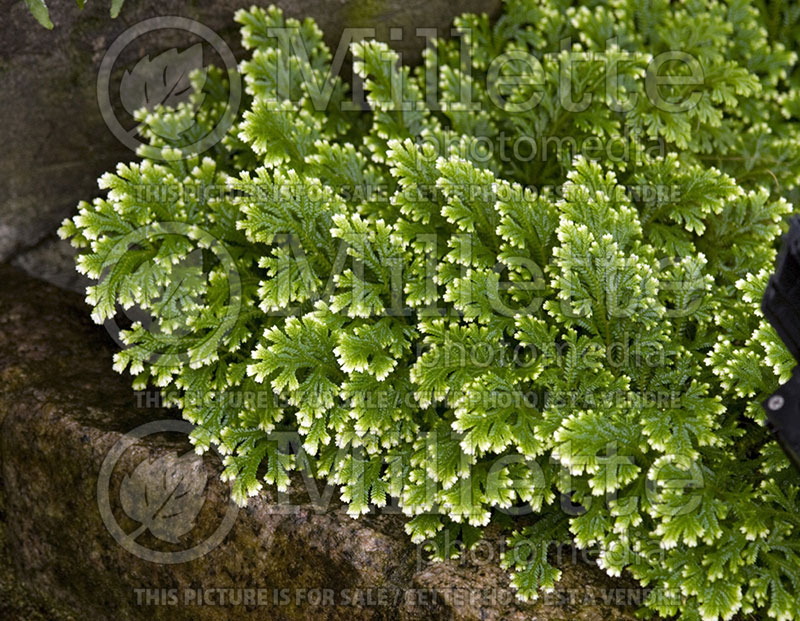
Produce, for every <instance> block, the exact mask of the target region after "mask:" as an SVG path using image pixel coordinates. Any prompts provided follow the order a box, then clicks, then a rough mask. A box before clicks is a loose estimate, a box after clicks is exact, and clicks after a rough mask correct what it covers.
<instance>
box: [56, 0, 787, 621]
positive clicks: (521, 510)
mask: <svg viewBox="0 0 800 621" xmlns="http://www.w3.org/2000/svg"><path fill="white" fill-rule="evenodd" d="M791 15H792V13H791V11H790V7H789V4H788V3H787V4H786V5H785V6H784V5H783V4H782V3H769V4H766V3H764V4H758V3H757V4H755V5H751V4H750V3H747V2H742V1H738V0H733V1H716V0H705V1H703V2H699V1H693V0H687V1H682V2H672V3H670V2H667V1H665V0H652V1H646V0H612V1H601V2H592V3H590V5H584V6H576V5H574V4H573V3H570V2H564V1H562V0H508V1H507V2H506V3H505V6H504V11H503V13H502V15H501V16H499V18H497V19H496V20H490V19H489V18H488V17H487V16H486V15H464V16H462V17H461V18H459V19H457V20H456V22H455V28H456V36H454V37H452V38H450V39H447V40H442V39H439V40H436V41H435V42H433V44H432V45H430V46H429V47H428V49H427V50H426V52H425V54H424V57H423V63H422V64H421V65H420V66H418V67H414V68H411V67H408V66H404V65H403V64H402V59H401V58H399V57H398V55H397V54H396V53H395V52H393V51H392V50H391V49H390V47H389V46H387V45H386V44H384V43H380V42H377V41H372V40H363V41H360V42H355V43H353V44H352V45H351V52H352V56H353V59H354V62H353V69H354V74H355V76H356V82H355V83H356V84H358V85H359V88H358V89H351V85H349V84H346V83H345V82H343V81H342V79H341V78H340V77H338V75H334V74H335V73H336V72H335V71H330V67H331V64H332V59H333V54H332V53H331V51H330V50H329V48H328V47H327V46H326V44H325V43H324V42H323V38H322V33H321V32H320V31H319V29H318V28H317V27H316V26H315V24H314V23H313V22H312V21H310V20H306V21H303V22H298V21H296V20H291V19H285V18H284V17H283V15H282V13H281V12H280V11H279V10H278V9H275V8H270V9H266V10H264V9H261V8H255V7H254V8H253V9H251V10H250V11H240V12H239V13H237V15H236V20H237V21H238V22H239V23H240V24H241V26H242V34H243V43H244V46H245V48H246V49H247V50H249V57H248V58H247V59H246V60H244V61H243V62H242V63H241V65H240V71H241V73H242V75H243V76H244V80H245V85H246V97H245V101H244V104H243V109H242V112H241V114H240V115H239V116H238V117H237V122H236V123H235V124H234V126H233V127H231V128H230V130H229V131H228V132H227V133H226V134H225V135H224V137H223V138H222V139H221V140H220V141H219V142H218V143H217V144H216V145H215V146H214V147H213V148H211V149H210V150H208V151H206V152H204V153H193V152H191V149H187V145H191V144H193V143H195V142H196V141H197V140H198V137H200V136H202V135H203V134H206V133H208V132H210V131H212V130H213V128H214V127H215V126H216V124H217V121H218V120H219V119H220V118H222V117H223V113H224V108H225V102H226V101H227V96H226V88H227V86H226V84H227V83H226V81H225V76H224V75H223V74H222V72H220V71H218V70H214V69H208V70H206V71H205V72H204V73H202V74H196V75H195V76H194V79H195V87H196V88H195V93H194V95H193V96H192V99H191V100H190V101H188V102H186V103H183V104H180V105H179V106H178V107H177V108H174V109H167V108H163V107H160V108H156V109H154V110H150V111H146V110H145V111H142V112H141V113H140V114H139V116H138V120H139V122H140V123H141V127H140V132H141V133H142V134H143V135H144V136H145V137H146V139H147V140H148V142H149V144H148V145H146V146H143V147H142V148H141V149H140V153H139V155H140V160H139V161H137V162H134V163H129V164H120V165H119V166H118V167H117V169H116V172H114V173H108V174H106V175H104V176H103V177H102V178H101V179H100V187H101V188H102V189H103V190H104V191H105V195H104V197H103V198H98V199H95V200H94V201H93V202H91V203H88V202H85V203H81V205H80V206H79V212H78V214H77V215H76V216H75V217H74V218H72V219H70V220H67V221H65V222H64V224H63V227H62V228H61V231H60V232H61V235H62V236H63V237H65V238H68V239H70V240H71V242H72V243H73V244H74V245H75V246H76V247H77V248H79V249H80V251H81V252H80V254H79V257H78V269H79V270H80V271H81V272H82V273H85V274H88V275H89V276H90V277H92V278H93V279H95V280H96V281H97V283H96V284H94V285H93V286H91V287H89V289H88V296H87V300H88V302H89V303H90V304H91V305H92V307H93V308H94V311H93V317H94V319H95V320H96V321H98V322H103V321H107V320H110V319H111V318H113V317H114V316H115V314H117V313H118V312H119V310H120V309H130V308H134V307H135V308H138V309H141V310H143V311H146V312H147V314H148V316H149V317H150V319H149V320H148V321H136V322H134V323H133V325H132V326H131V327H130V328H129V329H128V330H126V331H124V332H123V337H124V340H125V344H126V346H125V347H124V348H123V349H122V350H121V351H119V352H118V353H117V354H116V357H115V368H116V369H117V370H118V371H120V372H123V371H126V370H127V371H128V372H130V373H131V374H132V375H133V376H134V378H135V379H134V385H135V386H136V387H137V388H140V389H142V388H145V387H147V386H148V385H154V386H157V387H160V388H161V390H162V392H163V394H164V396H165V398H166V399H167V401H168V402H169V403H170V404H172V405H174V406H177V407H178V408H180V410H181V411H182V413H183V416H185V417H186V418H187V419H188V420H190V421H192V422H193V423H194V424H195V425H196V428H195V431H194V433H193V435H192V438H193V442H194V443H195V444H196V447H197V449H198V450H199V451H203V450H206V449H208V448H209V447H210V446H212V445H214V446H217V447H219V449H220V450H221V451H222V452H223V453H224V454H225V455H226V457H225V471H224V474H223V476H224V478H225V479H230V480H232V481H233V491H234V495H235V497H236V499H237V500H238V501H239V502H242V503H244V502H246V499H247V497H248V496H251V495H254V494H257V493H258V492H259V490H260V489H261V488H262V485H264V484H267V485H274V486H277V488H278V489H285V488H286V487H287V486H288V485H289V484H290V480H291V479H290V473H291V471H293V470H298V469H303V470H305V471H306V472H308V473H310V474H311V475H313V476H314V477H317V478H319V479H322V480H327V481H329V482H331V483H334V484H336V485H337V486H338V487H339V489H340V490H341V497H342V498H343V500H344V501H345V502H346V503H347V504H348V506H349V512H350V513H351V515H353V516H354V517H357V516H359V515H360V514H363V513H365V512H368V511H370V510H378V509H377V508H379V507H381V506H384V505H385V504H386V503H389V502H394V503H396V504H397V505H399V507H400V508H401V509H402V511H403V512H404V513H405V514H406V515H407V516H408V521H407V526H406V528H407V531H408V533H409V534H410V536H411V537H412V539H413V540H414V541H415V542H424V543H425V545H426V546H427V548H428V549H429V550H430V551H431V552H432V553H433V554H434V555H435V556H436V557H438V558H448V557H452V556H453V555H455V554H458V552H459V551H460V550H463V548H464V547H465V546H467V547H468V546H470V545H473V544H474V543H475V542H476V541H478V540H479V539H480V537H481V533H482V529H483V528H484V527H485V526H486V525H487V524H489V522H490V521H492V520H495V521H497V522H498V523H499V524H500V526H501V527H502V528H504V529H507V532H508V546H507V551H506V553H505V556H504V560H503V563H504V565H505V566H506V567H507V568H508V569H509V571H510V572H511V574H512V583H513V585H514V587H515V588H516V589H517V591H518V594H519V596H520V597H522V598H536V597H537V594H538V593H540V592H541V590H543V589H552V588H554V587H555V586H556V583H557V581H558V579H559V571H558V569H556V568H555V567H553V566H552V565H551V564H550V563H549V562H548V556H547V552H548V549H549V548H550V544H551V543H552V542H554V541H563V540H564V539H565V538H571V540H572V541H573V542H574V544H575V545H576V546H578V547H579V548H587V549H593V550H596V551H597V557H598V563H599V565H600V566H601V567H602V568H603V569H605V570H606V571H607V572H608V573H610V574H612V575H619V574H621V573H622V572H628V573H629V574H630V575H632V576H633V577H634V578H636V579H637V580H638V581H639V582H640V583H641V584H642V585H645V586H648V587H650V588H651V589H652V590H651V591H650V592H649V595H648V597H647V599H646V601H645V602H644V609H645V610H649V611H651V612H657V613H659V614H661V615H663V616H671V615H676V614H678V615H680V617H681V618H682V619H689V620H692V619H699V618H702V619H718V618H723V619H729V618H731V617H732V616H733V615H734V614H736V613H737V612H739V613H752V614H753V615H756V616H758V617H759V618H761V617H763V616H769V617H771V618H777V619H795V618H800V600H799V599H798V597H797V593H798V592H800V556H798V555H799V554H800V537H799V536H798V533H799V531H800V502H798V499H797V494H798V484H800V476H799V475H798V473H797V472H795V471H794V470H793V469H792V468H791V467H790V465H789V463H788V461H787V459H786V458H785V457H784V455H783V453H782V452H781V450H780V448H779V447H778V446H777V445H776V444H775V443H774V442H773V441H772V439H771V436H770V434H769V433H768V432H767V430H766V428H765V425H764V415H763V413H762V411H761V409H760V406H759V401H760V400H761V399H763V398H764V397H765V396H767V395H768V394H770V393H771V392H772V391H773V390H774V389H775V388H776V387H777V386H778V384H779V382H780V381H783V380H785V379H786V378H788V376H789V374H790V371H791V369H792V367H793V366H794V364H795V361H794V360H793V359H791V356H790V355H789V354H788V352H787V351H786V349H785V348H784V347H783V345H782V343H781V342H780V341H779V339H778V338H777V336H776V334H775V333H774V331H773V330H772V329H771V328H770V327H769V326H768V324H767V323H766V322H765V320H764V318H763V317H762V315H761V313H760V310H759V303H760V299H761V295H762V293H763V291H764V288H765V285H766V281H767V278H768V276H769V274H770V273H771V271H772V269H773V267H774V261H775V258H776V247H777V245H778V243H779V239H780V235H781V233H782V231H784V230H785V222H786V219H787V217H788V216H789V215H790V214H791V213H792V211H793V206H792V203H793V201H794V199H795V198H796V187H797V183H798V174H800V140H799V139H798V138H799V137H798V127H797V117H798V112H800V88H798V87H799V86H800V85H799V84H798V77H797V73H796V71H795V63H796V61H797V58H796V54H795V53H794V52H792V51H791V46H793V45H794V42H795V41H796V40H797V32H796V27H795V25H794V22H795V21H796V16H795V17H794V18H791ZM787 16H788V17H787ZM783 42H786V44H787V45H788V46H789V47H787V45H784V43H783ZM362 86H363V94H364V99H365V101H364V102H360V101H359V100H360V96H359V93H360V88H361V87H362ZM354 101H355V104H353V102H354ZM292 438H295V440H293V439H292Z"/></svg>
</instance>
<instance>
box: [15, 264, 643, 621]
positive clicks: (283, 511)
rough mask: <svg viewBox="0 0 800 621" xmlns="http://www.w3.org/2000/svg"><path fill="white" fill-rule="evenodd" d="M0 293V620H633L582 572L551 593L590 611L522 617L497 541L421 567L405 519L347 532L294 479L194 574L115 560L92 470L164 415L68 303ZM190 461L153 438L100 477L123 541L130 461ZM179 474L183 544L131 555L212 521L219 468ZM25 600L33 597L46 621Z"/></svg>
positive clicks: (147, 540) (173, 445)
mask: <svg viewBox="0 0 800 621" xmlns="http://www.w3.org/2000/svg"><path fill="white" fill-rule="evenodd" d="M0 282H2V286H1V287H0V547H4V550H3V551H2V553H3V558H2V559H0V566H4V567H5V569H4V570H3V572H0V601H3V603H2V604H0V613H3V616H4V618H58V619H61V618H65V619H66V618H69V611H70V610H72V611H74V613H75V617H76V618H90V619H111V618H113V619H172V620H176V619H177V620H181V619H187V620H188V619H195V620H197V619H201V620H202V619H220V618H241V617H242V616H244V615H245V614H246V615H247V616H248V618H254V619H270V620H272V619H310V618H324V619H463V620H467V619H470V620H473V619H474V620H494V619H496V620H500V619H514V620H516V619H564V620H567V619H580V620H584V621H588V620H599V619H631V620H632V619H633V618H634V617H633V610H634V608H632V607H630V606H619V605H617V604H616V603H613V602H612V603H604V602H605V600H604V599H603V598H604V597H608V596H609V594H612V595H613V593H614V589H617V588H620V589H624V588H630V587H631V586H632V585H631V584H630V583H628V582H624V581H618V580H613V579H611V578H609V577H608V576H606V575H605V574H603V573H602V572H601V571H600V570H599V569H598V568H597V567H595V566H592V565H589V564H587V563H584V562H582V561H580V560H572V559H570V558H564V559H562V561H561V562H560V563H559V564H560V565H561V567H562V570H563V574H564V578H563V581H562V584H561V585H560V588H562V589H567V590H568V591H569V590H572V591H576V592H577V593H579V594H582V593H585V592H588V593H589V594H590V595H592V594H593V596H594V599H589V600H585V599H581V598H578V600H577V601H563V600H558V599H556V600H554V601H553V600H552V599H551V600H548V599H547V598H545V599H543V600H541V601H540V602H537V603H534V604H523V603H521V602H519V601H517V600H516V599H514V597H513V593H512V591H511V590H510V588H509V585H508V575H507V574H506V573H505V572H504V571H503V570H501V569H500V568H499V567H498V554H499V550H500V548H501V545H502V541H503V537H502V534H501V533H500V532H499V531H498V530H495V529H494V528H492V529H490V530H489V531H488V534H487V540H486V543H485V545H484V546H483V549H482V550H480V549H479V550H478V551H476V553H475V554H470V555H468V556H467V557H465V559H464V560H462V561H458V562H451V563H446V564H437V563H431V562H430V561H428V560H427V557H426V556H425V554H423V553H422V552H421V551H420V549H419V548H418V547H416V546H414V545H413V544H411V543H410V541H409V539H408V537H407V536H406V535H405V533H404V531H403V525H404V521H405V518H404V517H402V516H401V515H399V514H397V513H396V512H395V513H392V512H382V513H380V514H370V515H367V516H364V517H362V518H360V519H358V520H354V519H351V518H350V517H348V516H347V515H346V513H345V512H344V510H343V507H342V505H341V504H340V503H339V502H338V500H337V499H336V495H333V496H332V499H331V501H330V503H329V504H328V505H327V506H325V507H322V508H320V507H319V506H317V505H315V504H313V503H312V502H311V501H310V498H309V494H308V493H307V491H306V490H307V488H306V487H305V486H304V485H303V481H302V479H301V477H300V476H299V475H298V476H296V477H295V478H294V479H293V484H292V492H291V494H290V500H291V507H292V508H291V510H287V505H286V504H285V503H284V504H278V498H276V495H275V494H274V493H273V492H271V491H264V492H263V493H262V494H261V495H259V496H258V497H255V498H253V499H251V501H250V503H249V505H248V506H247V507H246V508H244V509H241V510H240V511H239V512H238V514H237V515H236V518H235V522H233V526H232V528H231V530H230V532H228V534H227V536H226V537H225V538H224V540H223V541H222V542H221V544H220V545H218V546H216V547H215V548H214V549H212V550H211V551H210V552H208V553H207V554H206V555H205V556H202V557H201V558H198V559H196V560H191V561H189V562H185V563H180V564H158V563H153V562H150V561H148V560H144V559H142V558H140V557H139V556H137V555H134V554H132V553H130V552H128V551H127V550H126V549H125V548H123V547H122V546H121V545H120V544H118V543H117V541H116V540H115V539H114V538H113V537H112V535H111V534H110V532H109V530H108V529H107V528H106V526H105V524H104V522H103V518H102V514H101V509H100V506H101V503H99V501H98V477H99V475H100V472H101V468H102V464H103V462H104V460H105V459H106V456H107V455H108V454H109V451H110V450H111V449H112V447H113V446H114V445H115V444H116V443H117V442H118V441H119V440H120V439H121V438H122V437H123V434H125V433H126V432H128V431H130V430H132V429H134V428H136V427H137V426H139V425H141V424H143V423H145V422H148V421H153V420H176V419H177V418H178V417H177V414H176V413H175V412H173V411H167V410H163V409H159V408H155V407H144V405H147V403H146V401H145V402H144V403H143V402H142V401H141V400H137V398H136V395H135V394H134V392H133V391H132V389H131V388H130V384H129V378H128V377H121V376H118V375H117V374H115V373H114V372H113V371H112V369H111V356H112V353H113V350H114V345H113V342H112V341H111V339H110V338H109V337H108V335H107V334H106V333H105V332H104V330H103V329H102V328H101V327H98V326H95V325H94V324H92V323H91V321H90V319H89V311H88V308H87V307H86V306H85V305H84V303H83V302H82V301H81V298H80V296H78V295H76V294H73V293H70V292H66V291H63V290H59V289H57V288H55V287H53V286H51V285H48V284H45V283H42V282H40V281H37V280H35V279H32V278H30V277H28V276H26V275H24V274H22V273H21V272H20V271H18V270H16V269H15V268H11V267H8V266H3V265H0ZM189 450H190V446H189V444H188V442H187V441H186V438H185V436H178V435H175V434H160V435H154V436H148V437H147V438H145V439H143V440H141V441H140V442H138V443H135V444H134V445H133V446H131V447H130V448H129V449H128V450H127V451H125V452H124V453H123V454H122V456H121V458H120V460H119V462H118V463H117V465H116V467H115V468H114V469H113V471H112V474H111V477H110V486H109V490H110V492H109V498H110V499H111V500H110V505H109V506H110V507H111V511H112V513H113V515H114V517H115V519H117V520H118V521H119V524H120V526H121V527H122V528H123V530H124V531H125V532H126V533H129V532H131V531H134V530H135V529H136V523H135V521H133V520H131V519H130V517H129V516H126V515H125V511H124V510H123V508H121V507H120V503H119V501H118V498H119V495H120V487H121V486H122V485H123V480H124V477H125V476H128V475H130V473H132V472H133V471H134V470H135V468H136V467H137V466H138V465H139V464H141V463H142V462H144V461H145V460H149V461H150V462H154V461H155V460H157V459H159V458H160V457H162V456H164V455H168V454H176V455H183V454H185V453H187V452H188V451H189ZM193 468H195V470H194V471H193V472H194V473H195V474H198V473H199V474H202V475H203V477H204V478H205V479H207V483H206V487H205V489H204V494H205V500H204V503H203V505H202V508H201V509H200V510H199V513H198V515H197V517H196V518H195V519H194V527H193V528H192V529H191V532H189V533H187V535H185V538H186V539H185V540H184V538H182V539H181V541H180V542H179V543H180V545H173V544H171V543H168V542H165V541H162V540H159V539H157V538H155V537H154V536H152V535H151V533H145V535H144V536H142V538H140V539H137V540H136V541H137V542H138V543H140V544H142V545H143V546H145V547H147V548H149V549H153V550H160V551H167V552H168V551H174V550H176V549H186V547H188V546H186V545H185V542H186V541H194V540H196V541H197V542H199V541H201V540H202V539H203V538H205V537H207V536H208V535H209V534H210V533H212V532H213V531H214V530H216V528H217V527H218V525H219V524H220V523H221V522H222V521H223V516H224V515H225V514H226V512H227V511H228V510H229V508H230V503H229V493H228V492H229V488H228V486H227V484H224V483H222V482H221V481H220V479H219V476H218V475H219V472H220V469H221V465H220V461H219V459H218V458H217V457H216V456H215V455H213V454H207V455H205V456H204V457H203V458H202V459H198V460H197V461H196V464H195V465H194V466H193ZM319 490H320V491H322V490H323V486H322V485H320V486H319ZM115 499H117V500H115ZM9 568H11V569H10V570H9ZM12 574H13V580H12ZM9 582H12V584H9ZM246 588H251V589H264V594H265V600H264V601H263V602H262V604H263V605H254V606H250V607H245V606H227V607H225V606H222V607H221V606H194V605H179V604H176V605H169V604H165V605H140V603H139V600H138V598H139V597H140V596H139V595H137V591H136V590H137V589H154V590H160V589H164V590H165V591H164V593H168V592H169V590H170V589H174V590H175V592H176V593H177V594H178V597H179V598H180V597H185V596H186V594H187V593H188V592H190V591H191V592H193V593H197V589H246ZM275 589H278V591H277V592H276V591H275ZM303 589H307V591H303ZM587 589H588V591H587ZM325 590H327V592H329V593H330V594H331V595H330V597H333V598H334V599H333V600H330V601H329V603H330V604H331V605H326V603H325V601H324V600H323V601H322V602H321V604H322V605H315V604H314V601H316V600H315V599H314V598H316V597H318V596H319V595H320V594H323V593H325V592H326V591H325ZM345 590H346V591H345ZM151 593H152V591H151ZM26 594H37V595H36V597H38V598H41V597H43V596H46V597H47V598H48V600H52V601H55V602H58V608H57V609H51V608H49V606H50V605H51V604H48V603H47V602H44V603H42V602H41V601H40V600H39V599H33V598H31V597H28V596H27V595H26ZM355 594H358V595H359V597H355ZM164 597H165V598H166V595H165V596H164ZM160 601H161V602H162V604H163V603H164V602H165V601H166V600H160ZM309 601H311V603H309ZM345 601H346V603H347V605H345ZM354 601H355V603H353V602H354ZM63 610H66V611H67V612H62V611H63ZM37 611H39V612H37ZM48 611H49V612H48ZM37 614H38V615H40V616H36V615H37Z"/></svg>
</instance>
